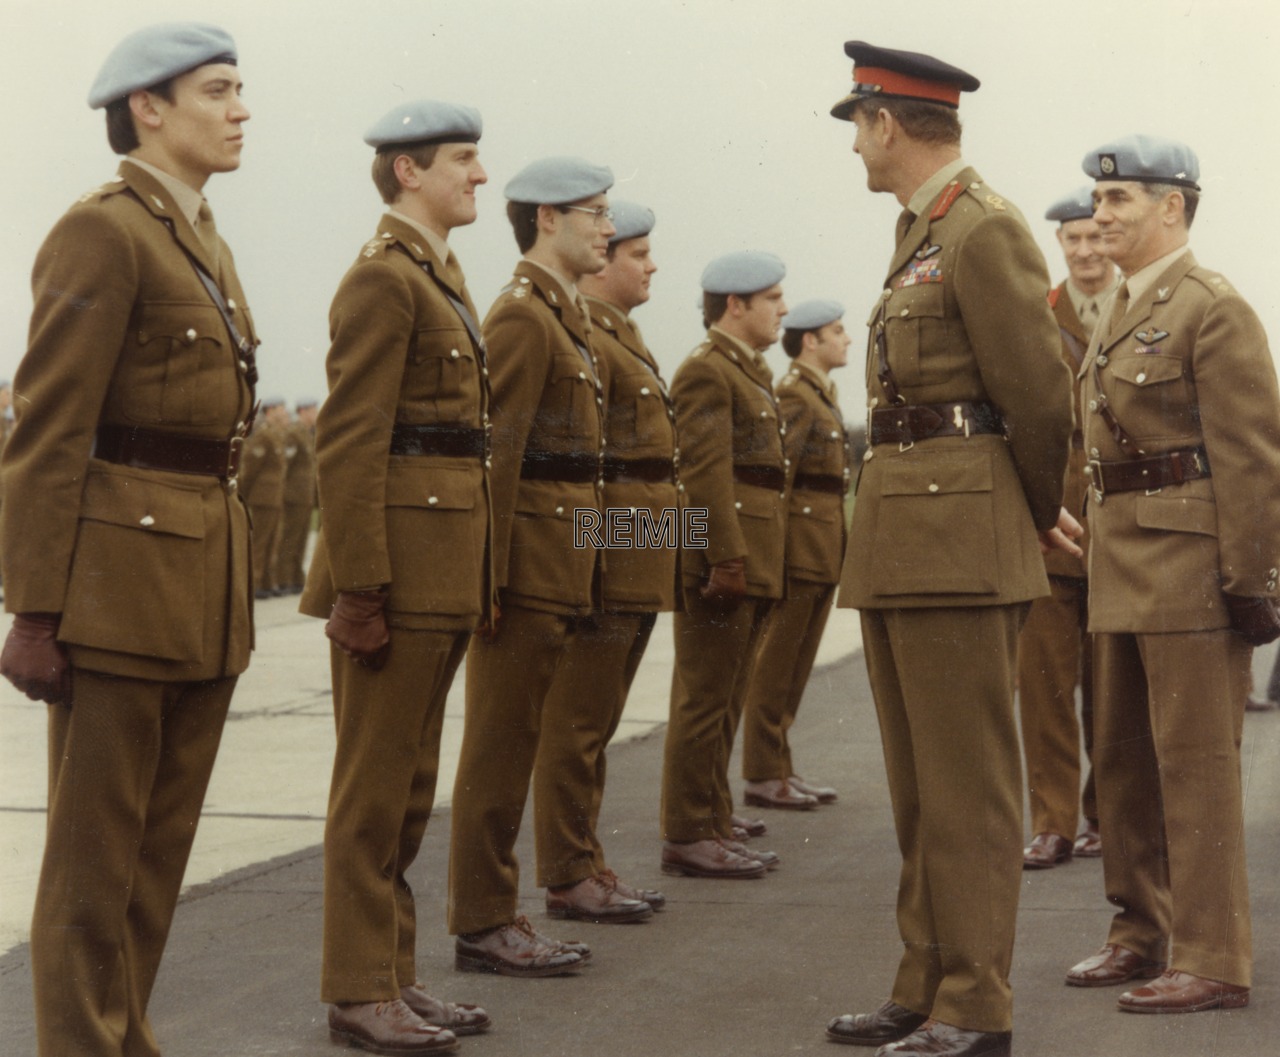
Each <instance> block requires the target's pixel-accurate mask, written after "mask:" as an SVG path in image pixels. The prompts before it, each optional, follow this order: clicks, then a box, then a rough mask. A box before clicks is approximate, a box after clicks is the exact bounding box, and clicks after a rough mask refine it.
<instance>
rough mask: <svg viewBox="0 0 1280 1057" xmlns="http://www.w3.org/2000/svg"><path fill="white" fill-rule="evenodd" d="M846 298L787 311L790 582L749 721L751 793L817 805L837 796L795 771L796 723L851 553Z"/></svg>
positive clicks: (759, 669)
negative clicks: (839, 386)
mask: <svg viewBox="0 0 1280 1057" xmlns="http://www.w3.org/2000/svg"><path fill="white" fill-rule="evenodd" d="M843 318H844V306H843V305H841V304H839V303H838V302H836V301H805V302H804V303H802V304H799V305H797V306H796V307H795V308H793V309H792V310H791V312H789V313H788V314H787V316H786V318H785V319H783V321H782V326H783V332H782V350H783V352H785V353H786V354H787V355H788V356H789V357H791V360H792V364H791V369H790V370H788V371H787V373H786V374H784V375H783V376H782V378H781V379H780V380H779V382H778V386H777V392H778V407H779V409H780V410H781V412H782V421H783V425H784V427H785V432H784V438H785V439H784V441H783V450H784V451H785V453H786V457H787V463H786V468H787V494H788V497H789V498H788V511H787V565H786V571H787V590H786V597H785V598H784V599H783V600H782V601H781V602H779V603H777V604H776V605H775V606H774V607H773V610H772V611H771V612H770V614H769V618H768V620H767V621H766V622H765V627H764V631H763V632H762V633H761V637H760V646H759V648H758V650H757V651H756V655H755V659H754V661H753V665H752V669H751V678H750V682H749V684H748V690H747V699H746V705H745V706H744V716H743V723H742V774H743V777H744V778H745V779H746V780H747V784H746V788H745V792H744V797H743V799H744V800H745V801H746V803H748V804H754V805H756V806H758V807H776V808H789V809H792V810H801V811H804V810H809V809H812V808H815V807H817V806H818V804H819V803H823V804H828V803H832V802H833V801H834V800H835V799H836V791H835V790H834V789H831V788H830V787H826V786H820V785H812V784H810V783H809V782H806V781H805V780H804V779H803V778H801V777H800V776H799V775H797V774H796V773H795V766H794V764H793V763H792V761H791V746H790V745H789V744H788V741H787V731H788V730H789V729H790V728H791V726H792V724H793V723H795V719H796V712H797V711H798V710H799V708H800V698H801V697H802V696H803V695H804V688H805V685H806V684H807V683H808V681H809V673H810V672H811V671H812V670H813V661H814V658H815V657H817V655H818V645H819V644H820V643H821V641H822V632H823V630H824V629H825V628H826V626H827V617H828V616H829V615H830V612H831V602H832V599H833V598H834V597H835V591H836V584H837V583H838V582H839V580H840V562H841V559H842V558H843V557H844V543H845V517H844V494H845V492H847V491H848V489H849V444H848V438H847V436H846V434H845V428H844V416H843V415H842V414H841V412H840V405H839V404H838V403H836V387H835V383H834V382H832V381H831V377H830V372H831V371H832V370H834V369H835V368H837V367H843V366H844V365H845V363H847V362H848V355H849V345H850V344H851V339H850V338H849V335H848V334H847V333H846V332H845V329H844V322H843Z"/></svg>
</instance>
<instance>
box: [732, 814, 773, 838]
mask: <svg viewBox="0 0 1280 1057" xmlns="http://www.w3.org/2000/svg"><path fill="white" fill-rule="evenodd" d="M729 822H730V823H731V824H732V825H733V827H734V829H740V830H742V832H743V833H745V834H746V835H747V836H748V837H763V836H764V835H765V834H766V833H768V832H769V827H768V826H766V825H765V824H764V819H762V818H747V817H746V816H745V815H730V816H729Z"/></svg>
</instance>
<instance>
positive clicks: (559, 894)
mask: <svg viewBox="0 0 1280 1057" xmlns="http://www.w3.org/2000/svg"><path fill="white" fill-rule="evenodd" d="M547 914H548V915H549V916H550V917H553V918H560V919H566V918H574V919H576V920H578V921H591V922H594V923H595V924H597V925H611V924H623V923H625V922H628V921H643V920H644V919H645V918H651V917H653V907H651V906H650V905H649V904H648V903H646V902H645V901H644V900H642V899H628V898H627V897H626V896H624V895H622V893H621V892H619V891H618V890H617V888H616V887H615V886H613V885H611V884H608V883H607V882H606V881H605V880H604V879H603V878H601V877H588V878H586V879H585V880H582V881H579V882H578V883H577V884H576V885H570V886H569V887H568V888H548V889H547Z"/></svg>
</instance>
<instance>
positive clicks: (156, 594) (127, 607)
mask: <svg viewBox="0 0 1280 1057" xmlns="http://www.w3.org/2000/svg"><path fill="white" fill-rule="evenodd" d="M204 535H205V526H204V510H203V502H202V498H201V495H200V491H199V488H198V486H197V487H195V488H184V487H181V486H178V485H172V484H169V483H166V482H162V481H157V480H154V479H147V478H145V477H142V476H134V475H132V474H130V473H128V472H112V473H105V472H96V471H95V472H90V473H89V475H88V476H87V477H86V479H85V486H84V492H83V495H82V498H81V502H80V524H79V529H78V531H77V536H76V546H75V553H74V555H73V558H72V563H71V578H70V583H69V585H68V588H67V602H66V607H65V610H64V612H63V615H62V625H61V628H60V631H59V634H60V637H61V638H63V639H64V640H66V641H67V642H72V643H76V644H78V645H82V646H91V647H93V648H95V649H100V650H112V651H115V652H119V653H130V654H136V655H139V656H146V657H162V658H165V659H168V660H173V661H187V662H193V663H194V662H199V661H200V660H201V659H202V658H201V649H202V645H203V641H204V609H205V606H204V597H205V582H204V571H205V560H204Z"/></svg>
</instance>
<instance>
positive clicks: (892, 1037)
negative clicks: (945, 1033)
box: [827, 1002, 929, 1046]
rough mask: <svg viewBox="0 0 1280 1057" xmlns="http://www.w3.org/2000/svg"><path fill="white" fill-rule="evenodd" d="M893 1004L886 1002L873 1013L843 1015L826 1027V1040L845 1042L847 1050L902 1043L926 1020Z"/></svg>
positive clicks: (921, 1014)
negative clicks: (900, 1040)
mask: <svg viewBox="0 0 1280 1057" xmlns="http://www.w3.org/2000/svg"><path fill="white" fill-rule="evenodd" d="M928 1019H929V1018H928V1017H926V1016H925V1015H924V1014H923V1013H916V1012H914V1011H912V1010H910V1009H907V1008H906V1006H900V1005H898V1003H896V1002H886V1003H885V1004H884V1005H882V1006H881V1007H880V1008H879V1009H877V1010H876V1011H875V1012H874V1013H845V1014H843V1015H842V1016H838V1017H836V1018H835V1019H834V1020H832V1021H831V1022H830V1023H829V1024H828V1025H827V1038H829V1039H830V1040H831V1041H832V1042H847V1043H849V1044H850V1045H851V1046H881V1045H883V1044H884V1043H886V1042H896V1041H897V1040H898V1039H905V1038H906V1037H907V1036H908V1035H910V1034H911V1033H912V1032H913V1031H915V1030H916V1028H918V1027H920V1025H921V1024H923V1023H924V1022H925V1021H926V1020H928Z"/></svg>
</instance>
